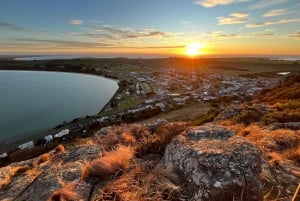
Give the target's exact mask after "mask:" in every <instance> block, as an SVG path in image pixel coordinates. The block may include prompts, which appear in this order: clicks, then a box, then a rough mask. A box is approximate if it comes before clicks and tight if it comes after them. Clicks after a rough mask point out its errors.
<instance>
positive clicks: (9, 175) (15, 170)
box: [0, 165, 31, 189]
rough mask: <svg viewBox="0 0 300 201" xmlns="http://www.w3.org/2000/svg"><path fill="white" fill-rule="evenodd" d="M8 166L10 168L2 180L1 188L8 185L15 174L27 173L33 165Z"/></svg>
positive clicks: (0, 181)
mask: <svg viewBox="0 0 300 201" xmlns="http://www.w3.org/2000/svg"><path fill="white" fill-rule="evenodd" d="M7 168H8V170H7V173H6V175H5V177H4V178H2V179H1V180H0V189H3V188H5V187H7V186H8V185H9V184H10V182H11V179H12V178H13V177H14V176H17V175H18V174H22V173H25V172H27V171H28V170H30V169H31V167H30V166H28V165H24V166H18V167H12V166H8V167H7Z"/></svg>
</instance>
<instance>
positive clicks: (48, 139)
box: [44, 135, 53, 143]
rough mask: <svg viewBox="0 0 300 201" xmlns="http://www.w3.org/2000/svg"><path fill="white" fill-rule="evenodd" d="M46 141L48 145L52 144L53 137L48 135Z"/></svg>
mask: <svg viewBox="0 0 300 201" xmlns="http://www.w3.org/2000/svg"><path fill="white" fill-rule="evenodd" d="M44 139H45V140H46V143H48V142H51V141H52V140H53V136H52V135H47V136H45V137H44Z"/></svg>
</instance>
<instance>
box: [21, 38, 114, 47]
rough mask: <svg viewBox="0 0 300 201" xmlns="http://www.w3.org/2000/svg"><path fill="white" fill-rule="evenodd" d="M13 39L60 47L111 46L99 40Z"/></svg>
mask: <svg viewBox="0 0 300 201" xmlns="http://www.w3.org/2000/svg"><path fill="white" fill-rule="evenodd" d="M15 41H21V42H33V43H38V44H40V43H43V44H47V45H54V46H60V47H74V48H76V47H111V46H113V44H110V43H99V42H84V41H71V40H54V39H50V40H49V39H48V40H44V39H33V38H19V39H15Z"/></svg>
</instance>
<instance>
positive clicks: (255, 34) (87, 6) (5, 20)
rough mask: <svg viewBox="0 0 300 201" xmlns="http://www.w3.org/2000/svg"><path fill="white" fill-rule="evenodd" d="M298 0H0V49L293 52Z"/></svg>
mask: <svg viewBox="0 0 300 201" xmlns="http://www.w3.org/2000/svg"><path fill="white" fill-rule="evenodd" d="M299 10H300V2H299V1H298V0H76V1H71V0H26V1H22V0H2V1H1V7H0V54H13V53H22V54H23V53H45V54H46V53H49V54H61V53H64V54H68V53H70V54H73V53H78V54H88V53H91V54H106V53H109V54H116V55H120V54H125V53H126V54H134V55H144V54H150V55H151V54H162V55H163V54H164V55H172V54H184V49H185V46H186V45H188V44H190V43H200V44H201V48H202V53H203V54H224V55H225V54H245V55H249V54H266V55H270V54H282V55H283V54H289V55H300V11H299Z"/></svg>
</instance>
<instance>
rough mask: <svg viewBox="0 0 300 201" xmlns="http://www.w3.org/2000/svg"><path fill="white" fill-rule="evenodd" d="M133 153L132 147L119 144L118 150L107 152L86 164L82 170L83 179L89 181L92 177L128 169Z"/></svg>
mask: <svg viewBox="0 0 300 201" xmlns="http://www.w3.org/2000/svg"><path fill="white" fill-rule="evenodd" d="M133 155H134V152H133V150H132V148H130V147H124V146H119V147H118V148H117V149H116V150H114V151H111V152H106V153H105V154H104V156H103V157H100V158H98V159H95V160H93V161H91V162H89V163H88V164H86V165H85V167H84V168H83V170H82V176H81V179H82V180H84V181H88V180H89V178H91V177H99V178H105V177H107V176H109V175H114V174H116V173H117V172H118V171H120V170H124V169H127V168H128V167H129V162H130V160H131V159H132V157H133Z"/></svg>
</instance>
